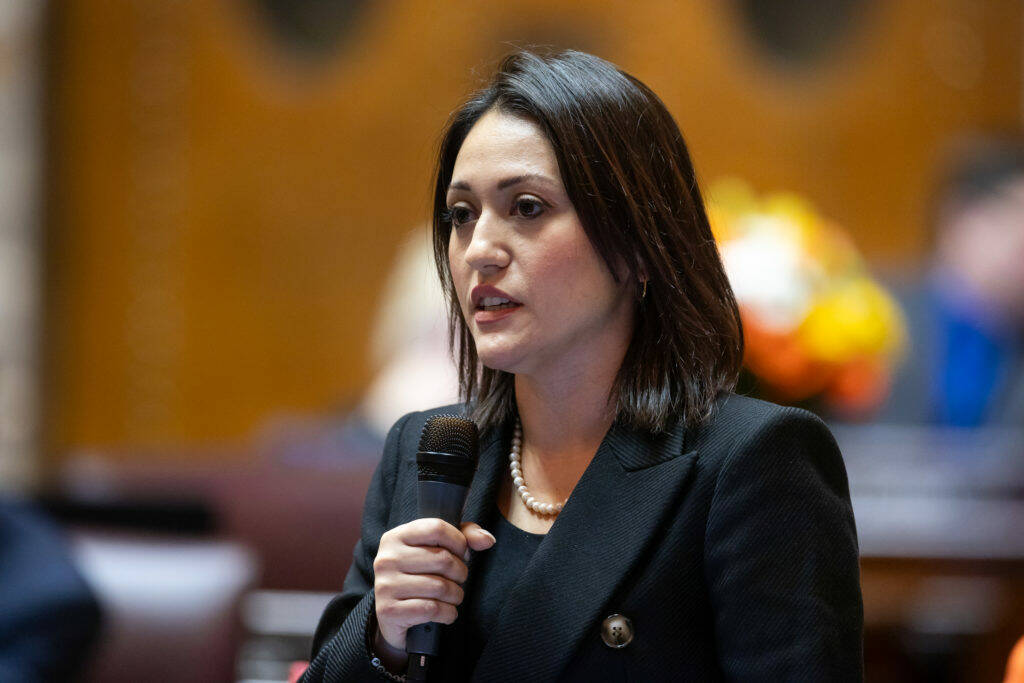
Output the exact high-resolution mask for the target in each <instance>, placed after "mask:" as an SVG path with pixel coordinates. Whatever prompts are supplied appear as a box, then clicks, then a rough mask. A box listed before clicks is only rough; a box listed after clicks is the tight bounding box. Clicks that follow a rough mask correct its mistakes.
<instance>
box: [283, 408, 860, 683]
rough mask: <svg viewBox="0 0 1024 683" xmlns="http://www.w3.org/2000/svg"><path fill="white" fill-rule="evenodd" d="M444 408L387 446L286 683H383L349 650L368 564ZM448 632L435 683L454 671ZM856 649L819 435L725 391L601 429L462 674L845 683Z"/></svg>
mask: <svg viewBox="0 0 1024 683" xmlns="http://www.w3.org/2000/svg"><path fill="white" fill-rule="evenodd" d="M452 410H453V409H452V408H451V407H449V408H448V409H443V408H441V409H436V410H431V411H426V412H422V413H413V414H410V415H406V416H405V417H403V418H402V419H401V420H399V421H398V423H397V424H396V425H395V426H394V427H393V428H392V430H391V432H390V434H389V435H388V439H387V443H386V445H385V448H384V456H383V459H382V461H381V463H380V465H379V466H378V468H377V471H376V473H375V475H374V477H373V481H372V483H371V484H370V489H369V492H368V494H367V498H366V505H365V510H364V515H363V523H362V538H361V540H360V541H359V543H357V545H356V548H355V553H354V558H353V563H352V567H351V569H350V570H349V573H348V576H347V577H346V578H345V583H344V586H343V588H342V593H341V595H339V596H338V597H337V598H336V599H335V600H334V601H333V602H331V604H330V605H329V606H328V607H327V610H326V611H325V612H324V615H323V617H322V619H321V622H320V625H319V628H318V629H317V633H316V636H315V638H314V643H313V661H312V663H311V664H310V667H309V670H308V671H307V672H306V675H305V677H304V679H303V680H305V681H380V680H383V678H382V677H381V676H380V675H379V674H377V673H376V672H375V671H374V670H373V669H372V668H371V666H370V664H369V659H370V655H369V653H368V651H367V646H366V634H367V628H368V626H372V625H373V621H372V620H371V617H372V616H373V614H374V602H373V559H374V556H375V554H376V551H377V547H378V544H379V541H380V537H381V535H382V534H383V533H384V532H385V531H386V530H388V529H390V528H392V527H395V526H397V525H399V524H403V523H405V522H408V521H410V520H412V519H415V518H416V516H417V515H416V488H415V486H416V461H415V458H416V447H417V444H418V441H419V437H420V431H421V429H422V427H423V424H424V423H425V421H426V419H427V418H428V417H429V416H430V415H433V414H436V413H438V412H452ZM510 431H511V430H510V426H509V425H506V426H505V428H504V429H502V430H494V431H492V432H490V433H485V434H483V435H482V438H481V451H480V460H479V466H478V469H477V472H476V476H475V478H474V480H473V484H472V486H471V488H470V492H469V497H468V499H467V501H466V507H465V511H464V515H463V519H464V520H469V521H477V522H479V523H480V524H481V525H482V526H484V528H487V526H488V523H489V521H490V519H491V518H490V514H491V511H492V510H494V509H495V497H496V494H497V491H498V485H499V482H500V478H501V477H502V476H508V475H507V463H508V455H507V451H508V450H509V440H510V436H509V435H510ZM484 552H486V551H484ZM469 569H470V572H472V571H473V560H472V559H471V560H470V563H469ZM611 614H621V615H624V616H626V617H628V618H629V619H630V620H631V621H632V623H633V630H634V637H633V640H632V641H631V642H630V643H629V644H628V645H627V646H626V647H623V648H621V649H612V648H610V647H608V646H607V645H605V644H604V641H603V640H602V638H601V628H602V627H601V624H602V621H603V620H604V619H605V618H606V617H607V616H609V615H611ZM458 623H459V622H458V621H456V622H455V624H454V625H453V628H452V629H451V630H450V631H449V632H448V633H446V639H445V653H444V654H443V656H442V658H441V660H442V661H440V662H438V666H439V667H441V669H442V672H443V673H442V676H441V678H440V680H450V679H451V678H454V677H456V676H457V674H455V673H453V672H455V671H457V670H458V660H459V648H458V644H459V643H458V629H457V628H455V627H457V626H458ZM862 640H863V607H862V603H861V593H860V579H859V568H858V551H857V536H856V530H855V528H854V521H853V512H852V509H851V507H850V494H849V488H848V484H847V479H846V471H845V469H844V467H843V461H842V457H841V455H840V454H839V450H838V448H837V446H836V443H835V441H834V440H833V438H832V435H831V434H830V432H829V431H828V428H827V427H826V426H825V425H824V423H823V422H822V421H821V420H819V419H818V418H817V417H815V416H814V415H812V414H811V413H808V412H806V411H803V410H799V409H796V408H784V407H781V406H777V405H774V404H771V403H766V402H763V401H757V400H754V399H750V398H745V397H742V396H737V395H733V394H730V395H727V396H725V397H723V398H722V399H720V400H719V402H718V404H717V406H716V411H715V414H714V416H713V417H712V419H711V420H710V421H708V422H707V423H705V424H704V425H702V426H700V427H695V428H690V429H686V428H683V427H681V426H680V427H677V428H676V429H674V430H671V431H670V432H668V433H666V434H663V435H661V436H657V437H655V436H651V435H649V434H645V433H641V432H636V431H633V430H630V429H627V428H625V427H623V426H622V425H620V424H618V423H616V424H615V425H613V426H612V428H611V429H610V430H609V432H608V434H607V435H606V436H605V438H604V441H603V442H602V443H601V446H600V447H599V448H598V451H597V453H596V455H595V456H594V459H593V460H592V461H591V463H590V465H589V466H588V467H587V469H586V471H585V472H584V473H583V476H582V477H581V479H580V481H579V483H578V484H577V485H576V487H575V488H574V489H573V491H572V495H571V496H570V498H569V500H568V502H567V503H566V506H565V508H564V510H563V511H562V512H561V514H559V516H558V519H557V521H556V522H555V524H554V526H552V527H551V529H550V531H549V532H548V534H547V536H546V537H545V538H544V540H543V542H542V543H541V545H540V546H539V548H538V549H537V551H536V554H535V555H534V557H533V558H532V559H531V560H530V563H529V565H528V566H527V568H526V570H525V571H524V572H523V574H522V575H521V576H520V578H519V580H518V581H517V582H516V584H515V585H514V586H513V587H512V588H511V594H510V596H509V598H508V600H507V601H506V603H505V605H504V607H503V608H502V611H501V613H500V616H499V618H498V621H497V624H496V626H495V629H494V631H493V632H492V633H491V635H490V639H489V641H488V643H487V645H486V647H485V649H484V650H483V652H482V653H481V655H480V659H479V661H478V662H477V666H476V670H475V672H473V674H472V680H474V681H553V680H571V681H605V680H620V681H660V680H665V681H669V680H671V681H715V680H742V681H772V682H776V681H802V682H806V681H859V680H862V679H863V650H862Z"/></svg>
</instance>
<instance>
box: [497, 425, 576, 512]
mask: <svg viewBox="0 0 1024 683" xmlns="http://www.w3.org/2000/svg"><path fill="white" fill-rule="evenodd" d="M522 448H523V423H522V422H520V421H519V418H518V417H517V418H516V427H515V430H514V431H513V433H512V451H511V452H510V453H509V454H508V459H509V469H510V470H511V471H512V485H513V486H515V487H516V491H518V492H519V495H520V496H521V497H522V499H523V503H525V504H526V507H528V508H530V509H531V510H533V511H534V512H536V513H537V514H539V515H557V514H558V513H559V512H561V511H562V507H563V506H564V505H565V501H564V500H563V501H562V502H561V503H542V502H540V501H539V500H537V499H536V498H534V497H533V494H531V493H530V489H528V488H526V480H525V479H523V470H522V469H521V467H520V465H519V459H520V458H519V454H520V452H521V451H522Z"/></svg>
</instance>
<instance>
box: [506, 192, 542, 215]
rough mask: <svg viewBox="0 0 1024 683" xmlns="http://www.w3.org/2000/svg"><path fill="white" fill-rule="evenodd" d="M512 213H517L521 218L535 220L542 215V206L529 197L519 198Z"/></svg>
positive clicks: (536, 200) (538, 201)
mask: <svg viewBox="0 0 1024 683" xmlns="http://www.w3.org/2000/svg"><path fill="white" fill-rule="evenodd" d="M513 209H514V210H513V213H518V214H519V215H520V216H522V217H523V218H536V217H537V216H539V215H541V214H542V213H544V204H543V203H542V202H541V201H540V200H538V199H533V198H531V197H520V198H519V199H517V200H516V202H515V205H514V206H513Z"/></svg>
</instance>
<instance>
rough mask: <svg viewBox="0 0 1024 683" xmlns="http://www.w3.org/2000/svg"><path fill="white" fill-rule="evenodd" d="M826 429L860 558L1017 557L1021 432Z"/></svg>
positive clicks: (1023, 540) (1021, 521)
mask: <svg viewBox="0 0 1024 683" xmlns="http://www.w3.org/2000/svg"><path fill="white" fill-rule="evenodd" d="M832 431H833V433H834V434H835V436H836V440H837V441H838V442H839V447H840V449H841V450H842V452H843V457H844V459H845V461H846V468H847V472H848V474H849V477H850V492H851V496H852V499H853V508H854V515H855V517H856V521H857V533H858V536H859V540H860V549H861V556H862V557H865V558H882V557H902V558H921V559H948V560H956V559H964V560H978V559H991V560H1010V561H1024V429H983V430H965V429H950V428H931V427H917V426H903V425H877V424H876V425H832Z"/></svg>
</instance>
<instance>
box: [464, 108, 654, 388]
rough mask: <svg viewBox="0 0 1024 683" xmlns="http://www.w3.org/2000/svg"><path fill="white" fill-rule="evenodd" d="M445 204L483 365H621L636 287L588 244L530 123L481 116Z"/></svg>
mask: <svg viewBox="0 0 1024 683" xmlns="http://www.w3.org/2000/svg"><path fill="white" fill-rule="evenodd" d="M447 205H448V208H449V210H450V211H451V214H452V222H453V227H452V232H451V238H450V240H449V242H448V258H449V262H450V265H451V273H452V280H453V282H454V285H455V289H456V291H457V293H458V297H459V303H460V305H461V307H462V313H463V315H464V317H465V320H466V324H467V325H468V326H469V329H470V331H471V333H472V335H473V339H474V340H475V342H476V348H477V353H478V355H479V357H480V360H481V362H482V363H483V364H484V365H486V366H487V367H490V368H494V369H497V370H504V371H506V372H511V373H517V374H518V373H524V374H526V375H544V374H545V373H550V372H554V373H556V375H557V374H559V373H562V374H564V373H566V372H569V373H572V372H573V371H577V372H580V371H587V370H588V364H589V363H591V362H592V361H594V360H597V359H601V358H605V357H609V356H614V357H615V358H614V361H615V362H616V363H619V362H621V360H622V354H623V353H624V352H625V349H626V346H628V343H629V339H630V336H631V334H632V325H633V322H632V321H633V301H632V295H631V293H632V292H633V291H635V290H634V289H633V288H632V287H629V286H628V285H627V284H626V280H625V279H623V280H622V284H616V283H615V281H614V279H613V278H612V275H611V273H610V272H609V271H608V269H607V267H606V266H605V264H604V261H603V260H602V259H601V257H600V256H599V255H598V254H597V252H596V251H595V250H594V248H593V246H591V244H590V240H589V239H587V236H586V234H585V233H584V231H583V226H582V225H581V224H580V221H579V218H578V217H577V215H576V210H575V208H574V207H573V205H572V203H571V202H570V201H569V197H568V196H567V195H566V191H565V187H564V186H563V184H562V178H561V175H560V174H559V172H558V162H557V160H556V158H555V153H554V150H553V149H552V147H551V144H550V143H549V142H548V140H547V138H546V137H545V136H544V135H543V133H542V132H541V130H540V129H539V128H538V127H537V126H536V124H534V123H532V122H531V121H528V120H526V119H523V118H518V117H515V116H511V115H508V114H503V113H500V112H498V111H497V110H494V109H492V110H490V111H489V112H487V113H486V114H484V115H483V116H482V117H481V118H480V120H479V121H477V123H476V124H475V125H474V126H473V128H472V129H471V130H470V131H469V134H468V135H467V136H466V139H465V141H464V142H463V144H462V147H461V149H460V150H459V154H458V157H457V158H456V160H455V167H454V169H453V173H452V182H451V184H450V185H449V188H448V195H447ZM616 354H617V355H616ZM616 368H617V366H616Z"/></svg>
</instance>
